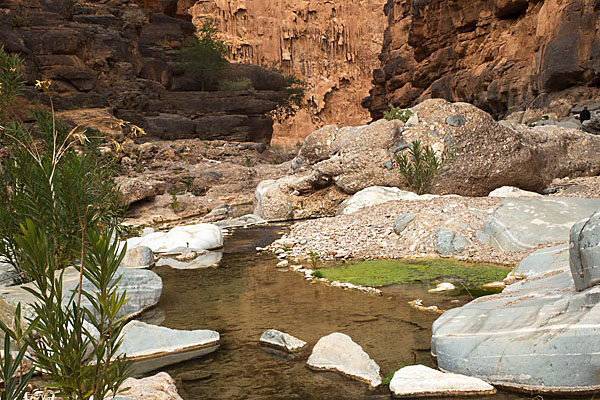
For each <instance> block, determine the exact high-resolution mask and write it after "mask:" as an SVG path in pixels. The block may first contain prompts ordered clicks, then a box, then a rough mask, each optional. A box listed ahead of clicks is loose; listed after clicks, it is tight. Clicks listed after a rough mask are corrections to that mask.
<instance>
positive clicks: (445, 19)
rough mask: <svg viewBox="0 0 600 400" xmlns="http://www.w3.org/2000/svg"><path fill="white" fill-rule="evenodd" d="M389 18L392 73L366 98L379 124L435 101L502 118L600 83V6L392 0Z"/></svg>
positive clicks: (520, 0)
mask: <svg viewBox="0 0 600 400" xmlns="http://www.w3.org/2000/svg"><path fill="white" fill-rule="evenodd" d="M385 13H386V15H387V17H388V27H387V29H386V31H385V36H384V43H383V50H382V53H381V55H380V60H381V61H382V68H381V69H377V70H375V71H374V72H373V84H374V87H373V88H372V89H371V91H370V97H367V98H366V99H365V100H364V101H363V105H364V106H365V107H366V108H368V109H369V111H370V112H371V116H372V117H373V118H380V117H381V116H382V114H383V111H385V110H386V109H388V107H389V104H393V105H397V106H402V107H408V106H412V105H413V104H415V103H418V102H420V101H421V100H423V99H426V98H431V97H434V98H435V97H441V98H445V99H447V100H450V101H467V102H470V103H473V104H475V105H476V106H478V107H480V108H482V109H484V110H486V111H489V112H491V113H492V114H493V115H495V116H497V117H498V116H500V117H501V116H504V115H505V114H506V113H507V112H510V111H514V110H517V109H519V108H522V107H535V108H543V107H546V106H547V105H548V104H549V103H550V101H551V100H552V99H555V98H557V97H561V96H567V95H570V94H572V93H573V92H574V91H576V92H577V94H578V95H577V96H578V99H576V100H586V98H587V97H589V96H590V93H595V92H597V88H595V89H594V88H593V87H597V86H600V36H598V34H597V29H598V26H599V24H600V2H599V1H597V0H546V1H540V0H537V1H536V0H530V1H528V0H493V1H490V0H468V1H467V0H413V1H407V0H388V2H387V4H386V7H385ZM581 87H590V88H591V89H589V91H588V90H584V91H581V90H576V89H578V88H579V89H581Z"/></svg>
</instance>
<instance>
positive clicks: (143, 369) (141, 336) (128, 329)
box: [119, 321, 220, 375]
mask: <svg viewBox="0 0 600 400" xmlns="http://www.w3.org/2000/svg"><path fill="white" fill-rule="evenodd" d="M121 337H122V338H123V343H122V344H121V347H120V348H119V352H120V354H125V356H126V357H127V358H128V359H130V360H132V361H133V362H134V365H133V369H134V371H135V373H136V374H140V375H141V374H144V373H147V372H149V371H153V370H156V369H158V368H161V367H163V366H165V365H171V364H176V363H179V362H182V361H186V360H190V359H192V358H197V357H201V356H203V355H205V354H209V353H212V352H213V351H215V350H216V349H217V348H219V341H220V336H219V333H218V332H215V331H210V330H204V329H198V330H192V331H187V330H177V329H169V328H166V327H164V326H155V325H150V324H146V323H144V322H140V321H131V322H129V323H128V324H127V325H125V327H124V328H123V331H122V333H121Z"/></svg>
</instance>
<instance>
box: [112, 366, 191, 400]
mask: <svg viewBox="0 0 600 400" xmlns="http://www.w3.org/2000/svg"><path fill="white" fill-rule="evenodd" d="M121 387H122V388H127V387H129V388H130V389H129V390H127V391H125V392H123V393H121V394H120V396H121V397H125V398H128V399H133V400H183V399H182V398H181V397H180V396H179V394H178V393H177V387H176V386H175V381H174V380H173V378H171V376H170V375H169V374H167V373H166V372H159V373H158V374H156V375H154V376H149V377H148V378H142V379H135V378H127V379H126V380H125V382H123V384H122V385H121Z"/></svg>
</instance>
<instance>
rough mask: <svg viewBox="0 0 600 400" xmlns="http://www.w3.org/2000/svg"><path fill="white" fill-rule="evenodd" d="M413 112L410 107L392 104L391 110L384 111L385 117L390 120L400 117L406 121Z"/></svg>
mask: <svg viewBox="0 0 600 400" xmlns="http://www.w3.org/2000/svg"><path fill="white" fill-rule="evenodd" d="M413 114H414V113H413V112H412V111H411V110H409V109H408V108H400V107H394V106H393V105H391V104H390V109H389V111H386V112H384V113H383V118H385V119H387V120H388V121H391V120H394V119H399V120H400V121H402V122H404V123H406V122H407V121H408V119H409V118H410V117H412V116H413Z"/></svg>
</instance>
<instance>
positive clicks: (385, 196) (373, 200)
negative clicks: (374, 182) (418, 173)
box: [338, 186, 439, 215]
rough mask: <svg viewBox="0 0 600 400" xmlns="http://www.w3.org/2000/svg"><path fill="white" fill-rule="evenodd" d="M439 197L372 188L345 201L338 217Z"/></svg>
mask: <svg viewBox="0 0 600 400" xmlns="http://www.w3.org/2000/svg"><path fill="white" fill-rule="evenodd" d="M435 197H439V196H436V195H432V194H424V195H420V196H419V195H418V194H416V193H414V192H410V191H407V190H400V189H398V188H397V187H387V186H371V187H368V188H366V189H363V190H361V191H359V192H357V193H356V194H355V195H353V196H352V197H350V198H349V199H347V200H344V201H343V202H342V204H341V205H340V208H339V209H338V215H345V214H352V213H354V212H356V211H358V210H360V209H361V208H364V207H368V206H374V205H376V204H382V203H386V202H388V201H393V200H430V199H432V198H435Z"/></svg>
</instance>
